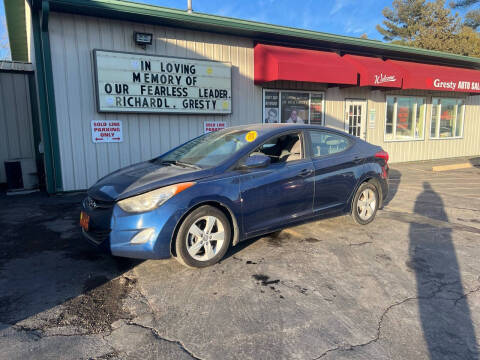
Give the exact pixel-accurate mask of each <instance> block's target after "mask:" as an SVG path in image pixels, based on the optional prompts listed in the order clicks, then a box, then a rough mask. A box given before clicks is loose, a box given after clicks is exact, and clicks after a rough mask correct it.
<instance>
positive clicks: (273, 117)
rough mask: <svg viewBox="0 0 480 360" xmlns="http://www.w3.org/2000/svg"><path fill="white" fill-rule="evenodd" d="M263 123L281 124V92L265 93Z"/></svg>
mask: <svg viewBox="0 0 480 360" xmlns="http://www.w3.org/2000/svg"><path fill="white" fill-rule="evenodd" d="M264 101H265V105H264V114H263V122H264V123H267V124H271V123H278V122H279V116H278V115H279V92H278V91H265V97H264Z"/></svg>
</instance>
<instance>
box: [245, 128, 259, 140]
mask: <svg viewBox="0 0 480 360" xmlns="http://www.w3.org/2000/svg"><path fill="white" fill-rule="evenodd" d="M257 135H258V134H257V132H256V131H249V132H248V133H247V134H246V135H245V140H247V141H248V142H252V141H254V140H255V139H256V138H257Z"/></svg>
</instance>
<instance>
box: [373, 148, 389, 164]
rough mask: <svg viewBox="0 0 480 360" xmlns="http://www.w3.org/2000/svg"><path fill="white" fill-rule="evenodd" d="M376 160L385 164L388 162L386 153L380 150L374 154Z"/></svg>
mask: <svg viewBox="0 0 480 360" xmlns="http://www.w3.org/2000/svg"><path fill="white" fill-rule="evenodd" d="M375 157H376V158H380V159H384V160H385V162H386V163H387V162H388V153H387V152H386V151H384V150H380V151H378V152H377V153H376V154H375Z"/></svg>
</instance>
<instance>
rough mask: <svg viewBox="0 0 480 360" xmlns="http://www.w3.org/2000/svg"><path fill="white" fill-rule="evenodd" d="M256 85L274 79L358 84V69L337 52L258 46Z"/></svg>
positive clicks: (255, 52) (255, 51)
mask: <svg viewBox="0 0 480 360" xmlns="http://www.w3.org/2000/svg"><path fill="white" fill-rule="evenodd" d="M254 57H255V76H254V77H255V83H256V84H260V83H264V82H268V81H275V80H291V81H307V82H318V83H332V84H350V85H356V84H357V70H356V69H355V67H354V66H353V65H352V64H350V63H349V62H348V61H346V60H345V59H343V58H342V57H341V56H339V55H338V54H336V53H331V52H325V51H316V50H306V49H297V48H289V47H283V46H273V45H263V44H257V45H255V50H254Z"/></svg>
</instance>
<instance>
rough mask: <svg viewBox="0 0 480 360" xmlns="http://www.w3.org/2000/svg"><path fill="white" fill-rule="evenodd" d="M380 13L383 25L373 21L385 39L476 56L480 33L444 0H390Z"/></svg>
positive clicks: (478, 54)
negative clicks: (454, 12)
mask: <svg viewBox="0 0 480 360" xmlns="http://www.w3.org/2000/svg"><path fill="white" fill-rule="evenodd" d="M466 1H469V0H466ZM478 1H480V0H478ZM383 15H384V16H385V20H384V21H383V26H384V27H382V26H381V25H377V30H378V31H379V32H380V33H381V34H382V35H383V38H384V40H386V41H391V42H393V43H397V44H402V45H407V46H414V47H419V48H423V49H429V50H440V51H446V52H451V53H455V54H462V55H469V56H480V34H478V33H476V32H475V31H473V30H472V28H469V27H466V26H464V25H463V24H462V21H461V18H460V17H459V16H458V14H452V12H451V9H450V8H447V7H445V0H435V1H425V0H394V1H393V4H392V8H391V9H390V8H385V9H384V10H383Z"/></svg>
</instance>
